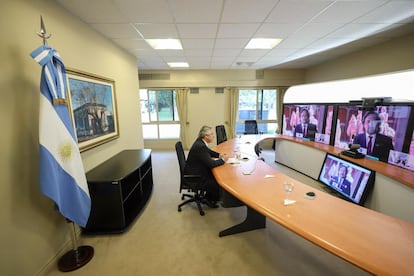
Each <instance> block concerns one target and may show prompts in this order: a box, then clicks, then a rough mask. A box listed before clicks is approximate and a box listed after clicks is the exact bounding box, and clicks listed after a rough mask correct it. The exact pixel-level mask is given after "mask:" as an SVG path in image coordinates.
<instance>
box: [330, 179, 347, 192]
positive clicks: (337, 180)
mask: <svg viewBox="0 0 414 276" xmlns="http://www.w3.org/2000/svg"><path fill="white" fill-rule="evenodd" d="M333 182H335V183H339V178H338V177H337V176H334V177H332V179H331V182H330V184H331V185H332V184H333ZM339 189H340V190H341V191H342V192H344V193H345V194H347V195H350V194H351V182H349V181H348V180H347V179H346V178H344V180H343V181H342V184H341V186H339Z"/></svg>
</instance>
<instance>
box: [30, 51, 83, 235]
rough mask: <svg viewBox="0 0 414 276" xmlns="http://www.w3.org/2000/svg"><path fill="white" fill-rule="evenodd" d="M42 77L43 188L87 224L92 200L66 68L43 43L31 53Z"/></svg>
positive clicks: (77, 220)
mask: <svg viewBox="0 0 414 276" xmlns="http://www.w3.org/2000/svg"><path fill="white" fill-rule="evenodd" d="M30 55H31V57H32V58H33V59H34V60H35V61H36V62H38V63H39V64H40V65H41V66H42V75H41V80H40V107H39V144H40V145H39V146H40V162H39V170H40V171H39V176H40V189H41V191H42V193H43V194H45V195H46V196H47V197H49V198H51V199H52V200H53V201H54V202H55V203H56V206H57V208H58V210H59V212H60V213H61V214H62V215H63V216H64V217H65V218H67V219H68V220H71V221H73V222H74V223H76V224H78V225H80V226H82V227H85V226H86V224H87V222H88V218H89V213H90V210H91V199H90V196H89V189H88V184H87V182H86V176H85V171H84V168H83V163H82V159H81V156H80V152H79V147H78V144H77V138H76V136H75V132H74V129H73V126H72V121H71V118H70V115H69V109H68V104H67V103H68V101H67V98H66V70H65V66H64V64H63V62H62V59H61V58H60V56H59V54H58V53H57V51H56V50H55V49H53V48H51V47H49V46H47V45H42V46H40V47H39V48H37V49H36V50H34V51H33V52H32V53H31V54H30Z"/></svg>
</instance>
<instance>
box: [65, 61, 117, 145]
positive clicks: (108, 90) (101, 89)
mask: <svg viewBox="0 0 414 276" xmlns="http://www.w3.org/2000/svg"><path fill="white" fill-rule="evenodd" d="M66 77H67V84H68V85H67V86H68V98H69V110H70V111H71V112H70V113H71V116H72V120H73V126H74V129H75V133H76V136H77V138H78V145H79V149H80V151H81V152H82V151H85V150H88V149H91V148H93V147H96V146H99V145H101V144H104V143H106V142H108V141H111V140H114V139H116V138H118V137H119V130H118V116H117V109H116V97H115V81H114V80H111V79H107V78H103V77H100V76H96V75H93V74H89V73H85V72H81V71H77V70H73V69H66Z"/></svg>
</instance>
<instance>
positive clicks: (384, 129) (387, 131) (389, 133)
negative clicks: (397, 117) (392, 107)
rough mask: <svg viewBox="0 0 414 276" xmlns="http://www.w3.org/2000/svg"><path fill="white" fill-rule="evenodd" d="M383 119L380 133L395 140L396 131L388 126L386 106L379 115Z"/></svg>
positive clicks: (382, 107)
mask: <svg viewBox="0 0 414 276" xmlns="http://www.w3.org/2000/svg"><path fill="white" fill-rule="evenodd" d="M378 115H379V117H380V119H381V125H380V131H379V133H381V134H384V135H385V136H388V137H391V138H394V136H395V130H394V129H393V128H392V127H390V125H389V124H388V112H387V107H386V106H381V108H380V113H379V114H378Z"/></svg>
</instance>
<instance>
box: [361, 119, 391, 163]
mask: <svg viewBox="0 0 414 276" xmlns="http://www.w3.org/2000/svg"><path fill="white" fill-rule="evenodd" d="M363 125H364V133H361V134H358V135H357V136H355V138H354V141H353V143H354V144H359V145H360V146H361V147H363V148H366V149H367V155H372V156H375V157H378V159H379V160H381V161H383V162H388V155H389V153H390V150H392V149H394V146H393V144H392V139H391V138H390V137H388V136H385V135H383V134H380V133H379V131H380V125H381V120H380V117H379V115H378V113H377V112H375V111H369V112H367V113H366V114H365V115H364V118H363Z"/></svg>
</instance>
